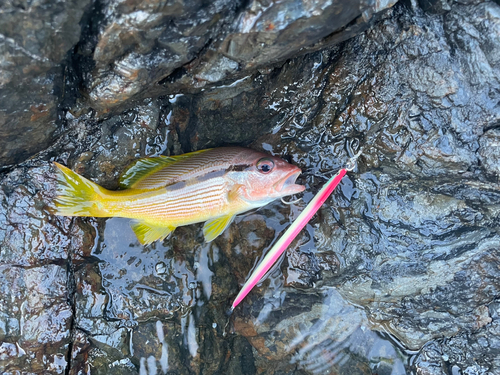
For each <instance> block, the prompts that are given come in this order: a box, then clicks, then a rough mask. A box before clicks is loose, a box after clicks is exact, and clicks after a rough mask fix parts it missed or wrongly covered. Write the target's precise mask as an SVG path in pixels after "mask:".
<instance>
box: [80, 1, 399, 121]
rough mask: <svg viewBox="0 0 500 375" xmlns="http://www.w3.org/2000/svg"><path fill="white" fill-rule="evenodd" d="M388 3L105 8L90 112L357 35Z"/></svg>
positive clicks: (240, 73) (90, 80) (90, 82)
mask: <svg viewBox="0 0 500 375" xmlns="http://www.w3.org/2000/svg"><path fill="white" fill-rule="evenodd" d="M394 3H395V1H386V2H378V3H376V4H374V3H372V2H368V3H362V2H355V3H352V2H344V1H324V2H319V3H309V2H302V1H283V2H279V3H276V4H275V3H272V2H271V3H268V2H260V1H251V2H248V4H243V3H242V2H231V1H220V2H216V3H213V4H210V5H209V6H207V5H206V4H203V3H201V2H195V1H188V2H177V1H173V2H167V3H163V2H152V3H148V5H139V4H135V3H134V6H132V4H131V3H129V2H125V1H109V2H105V3H104V4H103V8H102V9H101V13H102V17H101V19H100V21H99V27H98V28H97V29H98V30H97V31H96V32H95V34H94V36H95V37H96V38H97V43H96V46H95V49H94V52H93V59H94V61H95V63H96V69H95V70H94V71H92V73H91V74H89V75H88V76H87V77H86V89H87V91H88V93H89V98H90V101H91V106H93V107H94V108H95V109H97V110H99V111H101V112H106V111H108V110H109V109H111V108H116V107H120V106H121V107H123V105H124V104H125V102H128V101H129V99H131V98H134V97H139V98H144V97H148V96H155V95H158V94H161V93H163V94H165V93H168V94H174V93H177V92H179V90H183V91H193V90H194V91H199V89H201V88H202V87H204V86H206V85H209V84H214V83H218V82H221V81H224V80H227V79H231V78H232V79H237V78H241V77H244V76H245V75H248V74H253V73H254V72H255V70H256V68H266V66H269V65H270V64H274V63H278V62H280V61H284V60H285V59H287V58H290V57H292V56H294V55H296V54H297V53H304V52H305V51H306V50H307V49H309V50H318V49H320V48H324V47H325V46H328V45H331V44H335V43H339V42H341V41H344V40H346V39H348V38H350V37H352V36H354V35H356V34H357V33H359V32H360V31H362V30H363V29H365V28H367V27H368V26H369V24H370V21H371V19H372V18H373V15H374V14H375V13H377V12H380V11H382V10H383V9H385V8H388V7H390V6H392V5H393V4H394ZM332 20H334V22H332ZM348 25H350V26H348ZM158 83H159V84H160V85H159V86H157V87H155V85H156V84H158Z"/></svg>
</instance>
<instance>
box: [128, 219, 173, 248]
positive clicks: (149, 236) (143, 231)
mask: <svg viewBox="0 0 500 375" xmlns="http://www.w3.org/2000/svg"><path fill="white" fill-rule="evenodd" d="M130 226H131V227H132V230H133V231H134V233H135V235H136V236H137V239H138V240H139V242H140V243H141V244H142V245H148V244H150V243H152V242H155V241H157V240H163V239H164V238H165V237H167V236H168V235H169V234H170V233H171V232H173V231H174V229H175V227H174V226H168V227H162V226H157V225H154V224H150V223H147V222H145V221H141V220H133V221H132V222H131V223H130Z"/></svg>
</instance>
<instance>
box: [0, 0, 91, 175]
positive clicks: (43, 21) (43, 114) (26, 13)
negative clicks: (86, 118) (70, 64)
mask: <svg viewBox="0 0 500 375" xmlns="http://www.w3.org/2000/svg"><path fill="white" fill-rule="evenodd" d="M90 3H91V2H90V1H88V0H86V1H77V0H68V1H61V2H57V3H54V2H52V1H40V2H27V1H19V2H2V4H0V51H1V52H0V56H1V57H0V98H1V100H0V113H1V115H0V150H1V151H0V166H5V165H10V164H15V163H19V162H21V161H23V160H25V159H27V158H28V157H30V156H32V155H33V154H35V153H36V152H38V151H41V150H43V149H44V148H46V147H48V146H49V145H50V144H51V142H53V139H54V133H55V132H56V130H57V129H59V127H60V126H59V125H58V118H57V115H58V108H57V106H58V103H59V102H60V101H62V98H63V97H64V96H65V95H67V92H65V86H64V84H65V80H66V76H65V71H64V69H63V67H62V65H61V64H62V63H63V62H64V60H65V58H66V57H65V56H66V53H67V52H68V51H69V50H70V49H72V48H73V47H74V45H75V44H76V43H77V42H78V40H79V39H80V29H81V27H80V25H79V22H80V20H81V19H82V17H83V14H84V12H85V10H86V9H87V8H88V7H89V5H90Z"/></svg>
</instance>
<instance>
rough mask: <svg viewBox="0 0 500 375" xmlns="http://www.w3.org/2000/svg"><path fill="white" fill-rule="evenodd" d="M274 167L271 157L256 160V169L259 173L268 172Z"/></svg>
mask: <svg viewBox="0 0 500 375" xmlns="http://www.w3.org/2000/svg"><path fill="white" fill-rule="evenodd" d="M273 168H274V162H273V161H272V160H271V159H268V158H263V159H260V160H259V161H258V162H257V169H258V170H259V172H261V173H269V172H271V171H272V170H273Z"/></svg>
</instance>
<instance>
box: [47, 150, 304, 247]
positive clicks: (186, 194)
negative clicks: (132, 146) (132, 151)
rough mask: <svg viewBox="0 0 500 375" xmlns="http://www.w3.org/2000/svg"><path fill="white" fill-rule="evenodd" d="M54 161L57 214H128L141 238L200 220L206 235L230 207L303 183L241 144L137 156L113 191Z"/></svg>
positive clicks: (221, 225) (227, 219)
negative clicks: (118, 187) (144, 156)
mask: <svg viewBox="0 0 500 375" xmlns="http://www.w3.org/2000/svg"><path fill="white" fill-rule="evenodd" d="M55 165H56V166H57V167H58V168H59V170H60V173H59V176H58V182H59V185H58V196H57V198H56V200H55V206H56V214H57V215H62V216H94V217H125V218H130V219H133V221H132V224H131V226H132V229H133V230H134V232H135V234H136V235H137V238H138V239H139V241H140V242H141V243H142V244H149V243H151V242H154V241H156V240H162V239H164V238H165V237H167V236H168V235H169V234H170V233H171V232H172V231H173V230H174V229H175V228H176V227H178V226H182V225H188V224H194V223H200V222H204V221H205V225H204V227H203V234H204V236H205V240H206V241H207V242H210V241H212V240H213V239H215V238H216V237H217V236H219V235H220V234H221V233H222V232H223V231H224V230H225V229H226V228H227V227H228V225H229V224H230V223H231V222H232V220H233V219H234V217H235V215H238V214H240V213H242V212H245V211H248V210H251V209H253V208H257V207H262V206H264V205H266V204H268V203H269V202H271V201H273V200H275V199H277V198H281V197H284V196H287V195H292V194H295V193H299V192H302V191H304V189H305V187H304V186H302V185H297V184H295V180H296V179H297V177H298V176H299V175H300V173H301V170H300V169H299V168H298V167H296V166H294V165H291V164H289V163H287V162H285V161H284V160H282V159H280V158H278V157H275V156H270V155H266V154H264V153H261V152H258V151H254V150H250V149H246V148H241V147H224V148H214V149H208V150H202V151H195V152H191V153H188V154H184V155H180V156H168V157H167V156H159V157H152V158H144V159H139V160H137V161H136V162H135V163H134V164H133V165H132V166H131V167H130V168H129V169H128V170H127V171H125V173H124V174H123V176H122V177H121V178H120V187H121V189H123V190H117V191H111V190H107V189H104V188H102V187H100V186H99V185H97V184H95V183H94V182H92V181H89V180H87V179H86V178H84V177H82V176H80V175H79V174H77V173H75V172H73V171H72V170H71V169H69V168H67V167H64V166H62V165H61V164H58V163H55Z"/></svg>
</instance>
